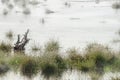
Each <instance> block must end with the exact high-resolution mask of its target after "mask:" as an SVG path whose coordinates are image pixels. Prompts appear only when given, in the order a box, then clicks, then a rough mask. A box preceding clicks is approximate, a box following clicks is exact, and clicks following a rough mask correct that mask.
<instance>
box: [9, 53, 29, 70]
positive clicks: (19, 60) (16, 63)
mask: <svg viewBox="0 0 120 80" xmlns="http://www.w3.org/2000/svg"><path fill="white" fill-rule="evenodd" d="M28 59H29V57H27V56H25V55H21V53H17V54H15V55H14V56H12V57H10V59H9V61H8V63H9V65H10V66H11V67H12V68H13V69H15V70H17V69H19V68H20V66H21V64H23V63H24V62H25V61H26V60H28Z"/></svg>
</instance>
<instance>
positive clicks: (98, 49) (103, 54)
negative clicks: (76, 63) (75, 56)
mask: <svg viewBox="0 0 120 80" xmlns="http://www.w3.org/2000/svg"><path fill="white" fill-rule="evenodd" d="M86 50H87V54H86V55H85V57H86V59H87V60H88V61H93V63H94V64H95V67H94V70H95V71H97V72H98V73H103V72H104V67H105V66H106V65H107V64H108V63H109V62H111V60H112V58H113V57H114V56H113V55H112V54H111V52H110V51H109V50H108V48H106V47H105V46H102V45H100V44H92V45H89V46H88V47H87V49H86ZM88 63H89V62H88Z"/></svg>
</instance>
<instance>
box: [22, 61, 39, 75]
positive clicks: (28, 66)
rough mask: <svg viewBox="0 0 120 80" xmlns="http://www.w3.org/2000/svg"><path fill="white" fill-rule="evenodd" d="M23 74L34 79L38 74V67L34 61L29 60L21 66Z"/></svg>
mask: <svg viewBox="0 0 120 80" xmlns="http://www.w3.org/2000/svg"><path fill="white" fill-rule="evenodd" d="M21 73H22V74H23V75H25V76H27V77H32V76H33V75H35V74H37V73H38V65H37V62H36V61H35V60H34V59H28V60H26V61H25V62H24V63H22V65H21Z"/></svg>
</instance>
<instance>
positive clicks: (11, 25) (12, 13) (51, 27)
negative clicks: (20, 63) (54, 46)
mask: <svg viewBox="0 0 120 80" xmlns="http://www.w3.org/2000/svg"><path fill="white" fill-rule="evenodd" d="M38 1H39V0H38ZM116 1H117V0H116ZM118 1H119V0H118ZM66 2H68V3H67V4H68V5H65V3H66ZM114 2H115V1H114V0H100V2H99V3H98V2H95V0H47V1H44V0H43V1H42V0H41V1H40V4H38V5H35V6H29V9H30V10H31V13H30V14H29V15H24V14H23V13H22V9H21V7H19V6H15V7H14V8H13V9H12V10H8V11H9V13H8V14H7V15H3V10H4V9H6V5H3V4H2V3H1V2H0V36H1V37H0V40H1V41H2V40H4V39H5V36H4V35H5V32H7V31H9V30H12V31H13V32H14V33H15V39H16V38H17V36H16V35H17V34H19V33H20V34H23V33H24V32H25V31H26V30H27V29H30V35H29V37H30V38H31V41H30V44H29V45H32V44H34V43H39V44H40V45H43V44H44V43H46V42H47V41H48V40H49V39H55V40H58V41H59V42H60V45H61V47H62V49H66V48H69V47H77V48H80V49H81V50H82V49H84V47H85V46H86V45H87V44H89V43H94V42H97V43H101V44H104V45H109V46H110V47H111V48H112V49H117V50H119V47H120V46H119V45H117V44H113V43H112V41H113V40H114V39H117V38H118V36H117V35H116V32H117V31H118V30H119V29H120V10H115V9H113V8H112V7H111V6H112V4H113V3H114ZM47 10H51V11H53V12H54V13H50V14H49V13H47V12H46V11H47ZM14 42H15V41H14ZM29 45H28V46H29ZM116 75H118V76H120V75H119V73H111V72H109V73H105V74H104V75H103V77H102V78H101V80H110V76H116ZM8 79H9V80H28V78H26V77H23V76H21V75H20V74H19V73H14V72H11V71H10V72H8V73H7V74H5V75H4V76H1V77H0V80H8ZM32 80H44V77H43V76H41V75H40V74H38V75H37V76H35V77H34V78H33V79H32ZM51 80H52V79H51ZM60 80H91V78H90V76H89V75H88V74H85V73H81V72H78V71H76V70H73V71H70V70H68V71H66V72H64V73H63V75H62V77H61V78H60Z"/></svg>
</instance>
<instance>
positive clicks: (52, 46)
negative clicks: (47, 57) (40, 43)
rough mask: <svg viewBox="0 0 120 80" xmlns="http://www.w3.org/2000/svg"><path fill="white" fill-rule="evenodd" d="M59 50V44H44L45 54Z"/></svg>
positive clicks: (50, 42) (49, 42)
mask: <svg viewBox="0 0 120 80" xmlns="http://www.w3.org/2000/svg"><path fill="white" fill-rule="evenodd" d="M59 49H60V46H59V42H57V41H55V40H50V41H48V42H47V44H45V52H58V51H59Z"/></svg>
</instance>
